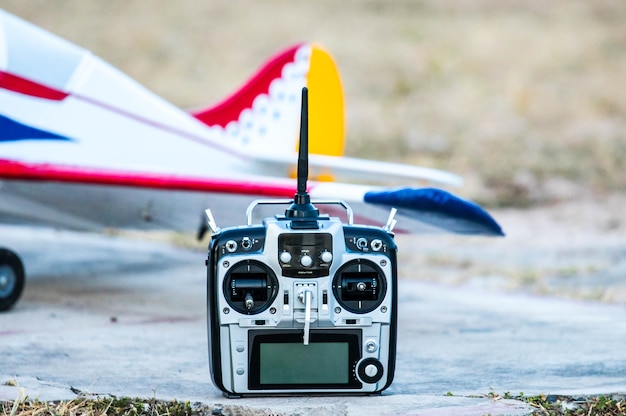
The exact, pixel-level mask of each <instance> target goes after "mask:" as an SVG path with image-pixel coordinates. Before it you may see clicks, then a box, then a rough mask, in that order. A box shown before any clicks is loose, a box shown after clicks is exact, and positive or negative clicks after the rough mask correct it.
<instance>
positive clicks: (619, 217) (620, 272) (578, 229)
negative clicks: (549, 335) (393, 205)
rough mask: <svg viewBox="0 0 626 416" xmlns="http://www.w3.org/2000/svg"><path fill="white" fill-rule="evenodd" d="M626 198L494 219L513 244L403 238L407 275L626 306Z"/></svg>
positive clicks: (503, 212)
mask: <svg viewBox="0 0 626 416" xmlns="http://www.w3.org/2000/svg"><path fill="white" fill-rule="evenodd" d="M624 207H626V194H623V193H621V194H617V193H616V194H611V195H605V196H598V197H594V196H593V195H592V194H587V196H585V197H581V198H580V199H579V200H576V201H569V202H563V203H558V204H553V205H542V206H538V207H535V208H528V209H513V208H510V209H499V210H498V209H496V210H491V211H490V212H491V213H492V214H493V216H494V217H495V218H496V220H498V221H499V222H500V224H501V225H502V227H503V229H504V231H505V233H506V237H504V238H483V237H463V236H450V235H443V236H402V235H400V236H397V237H396V239H397V241H398V246H399V264H400V271H399V274H400V276H401V277H402V276H416V278H418V279H423V280H427V281H435V282H442V283H446V284H451V285H469V286H477V287H485V288H490V289H494V290H505V291H522V292H527V293H532V294H537V295H545V296H559V297H566V298H575V299H584V300H589V301H603V302H612V303H618V304H623V305H626V214H625V213H624Z"/></svg>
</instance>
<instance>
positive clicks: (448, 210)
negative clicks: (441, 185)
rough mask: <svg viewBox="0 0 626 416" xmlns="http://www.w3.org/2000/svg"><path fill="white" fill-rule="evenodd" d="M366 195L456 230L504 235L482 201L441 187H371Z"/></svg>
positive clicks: (412, 214) (370, 198)
mask: <svg viewBox="0 0 626 416" xmlns="http://www.w3.org/2000/svg"><path fill="white" fill-rule="evenodd" d="M363 199H364V201H365V202H367V203H370V204H375V205H384V206H387V207H395V208H397V209H398V212H399V213H400V214H401V215H405V216H408V217H411V218H413V219H416V220H418V221H421V222H424V223H426V224H430V225H434V226H436V227H438V228H442V229H445V230H447V231H451V232H454V233H458V234H482V235H493V236H503V235H504V233H503V232H502V228H500V225H498V223H497V222H496V221H495V220H494V219H493V218H492V217H491V215H489V213H487V211H485V210H484V209H482V208H481V207H480V206H479V205H477V204H475V203H473V202H470V201H466V200H464V199H461V198H459V197H457V196H454V195H452V194H451V193H449V192H446V191H443V190H441V189H435V188H420V189H414V188H404V189H394V190H389V191H370V192H368V193H366V194H365V197H364V198H363Z"/></svg>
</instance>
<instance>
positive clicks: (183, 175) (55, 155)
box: [0, 10, 502, 310]
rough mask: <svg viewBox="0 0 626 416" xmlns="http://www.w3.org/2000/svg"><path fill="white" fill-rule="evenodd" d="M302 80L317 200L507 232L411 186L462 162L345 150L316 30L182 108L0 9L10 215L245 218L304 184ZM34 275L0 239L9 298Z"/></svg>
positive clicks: (106, 222) (365, 215) (33, 218)
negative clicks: (427, 162) (214, 97)
mask: <svg viewBox="0 0 626 416" xmlns="http://www.w3.org/2000/svg"><path fill="white" fill-rule="evenodd" d="M303 87H307V88H308V89H309V91H310V93H309V120H310V121H309V137H310V139H309V151H310V153H311V154H310V159H309V169H310V175H311V179H312V180H311V181H310V182H309V194H310V195H311V198H312V199H313V201H315V200H337V199H339V200H342V201H345V202H346V203H348V204H350V205H351V206H352V207H353V208H354V211H355V212H356V213H357V215H356V218H355V221H356V222H358V223H361V224H376V225H382V224H384V223H385V220H386V219H387V217H388V212H389V209H390V208H396V209H397V210H398V223H399V226H398V229H397V230H396V232H420V231H423V230H424V227H435V228H441V229H444V230H447V231H451V232H457V233H465V234H486V235H502V230H501V229H500V227H499V225H498V224H497V223H496V222H495V221H494V220H493V218H492V217H491V216H490V215H489V214H488V213H486V212H485V211H484V210H483V209H482V208H480V207H479V206H478V205H476V204H473V203H471V202H468V201H465V200H463V199H460V198H457V197H455V196H453V195H452V194H450V193H448V192H446V191H443V190H440V189H435V188H419V187H413V186H415V184H423V183H437V184H440V185H444V186H456V185H459V184H460V183H461V182H462V181H461V178H459V177H458V176H456V175H453V174H451V173H448V172H443V171H439V170H435V169H428V168H422V167H417V166H407V165H400V164H395V163H386V162H379V161H373V160H363V159H356V158H350V157H344V156H343V154H344V137H345V133H344V100H343V92H342V87H341V82H340V78H339V73H338V70H337V67H336V65H335V63H334V61H333V59H332V57H331V56H330V55H329V54H328V53H327V52H326V51H325V50H324V49H323V48H322V47H321V46H319V45H317V44H312V43H300V44H297V45H294V46H292V47H290V48H288V49H286V50H284V51H282V52H280V53H278V54H277V55H275V56H273V57H272V58H271V59H269V60H268V61H267V62H266V63H265V65H263V66H262V67H261V69H260V70H259V71H258V72H257V73H256V74H255V75H254V76H252V77H251V78H250V79H249V80H248V81H247V82H246V83H245V84H244V85H243V86H242V87H241V88H240V89H239V90H238V91H236V92H235V93H234V94H232V95H231V96H229V97H228V98H226V99H224V100H223V101H222V102H220V103H218V104H216V105H213V106H211V107H208V108H204V109H199V110H193V111H184V110H181V109H179V108H177V107H175V106H173V105H172V104H170V103H168V102H167V101H165V100H163V99H162V98H160V97H158V96H156V95H155V94H153V93H151V92H150V91H148V90H147V89H146V88H144V87H142V86H141V85H140V84H138V83H137V82H135V81H134V80H132V79H130V78H129V77H128V76H126V75H125V74H123V73H122V72H120V71H118V70H117V69H115V68H114V67H112V66H111V65H109V64H107V63H106V62H105V61H103V60H102V59H100V58H98V57H97V56H94V55H93V54H92V53H90V52H89V51H87V50H85V49H83V48H80V47H78V46H76V45H74V44H72V43H70V42H68V41H66V40H64V39H61V38H59V37H57V36H55V35H53V34H51V33H49V32H47V31H45V30H43V29H41V28H39V27H37V26H35V25H33V24H31V23H29V22H26V21H24V20H22V19H20V18H18V17H16V16H14V15H12V14H10V13H8V12H6V11H3V10H0V221H2V222H5V223H17V224H35V225H47V226H53V227H64V228H72V229H85V230H97V229H102V228H104V227H119V228H168V229H178V230H181V229H186V230H192V229H199V230H200V232H201V233H202V232H204V231H205V230H206V226H205V224H206V221H205V220H204V219H203V218H204V217H203V213H204V211H205V209H206V208H208V207H210V208H211V209H212V212H213V213H214V214H215V217H216V218H217V219H218V221H219V222H220V225H223V226H229V225H237V224H242V223H243V220H244V213H245V208H246V207H247V206H248V205H249V204H250V202H251V201H253V200H254V199H257V198H259V197H271V198H292V197H293V195H294V193H295V189H296V183H295V179H294V178H293V171H294V166H295V163H296V161H297V156H296V152H297V139H298V127H299V121H300V114H299V110H300V92H301V90H302V88H303ZM342 181H343V182H342ZM349 181H358V184H354V183H349ZM407 183H408V184H412V185H410V186H408V187H407V185H406V184H407ZM320 208H322V207H320ZM325 209H327V210H329V211H328V213H331V214H336V213H333V212H332V209H333V208H332V206H327V207H326V208H325ZM1 243H2V241H1V237H0V244H1ZM24 280H25V277H24V267H23V265H22V262H21V260H20V258H19V257H18V255H17V254H16V253H14V252H13V251H11V250H9V249H2V248H0V310H7V309H9V308H10V307H11V306H13V305H14V303H15V302H16V301H17V300H18V298H19V296H20V294H21V292H22V288H23V286H24Z"/></svg>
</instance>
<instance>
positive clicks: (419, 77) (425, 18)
mask: <svg viewBox="0 0 626 416" xmlns="http://www.w3.org/2000/svg"><path fill="white" fill-rule="evenodd" d="M3 7H4V8H6V9H7V10H9V11H11V12H14V13H16V14H18V15H21V16H23V17H25V18H27V19H29V20H31V21H33V22H35V23H37V24H39V25H42V26H43V27H45V28H47V29H50V30H52V31H54V32H55V33H58V34H60V35H61V36H64V37H66V38H69V39H71V40H73V41H75V42H77V43H79V44H81V45H83V46H85V47H87V48H89V49H91V50H93V51H94V52H95V53H96V54H98V55H100V56H102V57H104V58H105V59H106V60H108V61H110V62H111V63H113V64H114V65H115V66H118V67H119V68H121V69H122V70H123V71H125V72H127V73H129V74H130V75H131V76H133V77H134V78H136V79H138V80H140V81H141V82H142V83H143V84H145V85H146V86H147V87H148V88H150V89H152V90H154V91H155V92H157V93H159V94H161V95H162V96H164V97H165V98H167V99H169V100H171V101H173V102H174V103H176V104H178V105H180V106H182V107H193V106H198V105H203V104H206V103H210V102H215V101H217V100H219V99H220V98H221V97H223V96H225V95H226V94H228V93H229V92H230V91H232V90H234V89H235V88H236V87H237V86H238V85H239V84H240V83H242V82H243V81H244V80H245V79H246V78H247V77H248V76H249V75H250V74H251V72H252V71H253V69H254V68H256V67H257V66H258V65H259V64H260V63H261V62H262V61H263V60H264V59H266V58H267V56H269V55H270V54H272V53H274V52H275V51H277V50H278V49H280V48H282V47H283V46H285V45H287V44H291V43H293V42H296V41H300V40H317V41H320V42H321V43H322V44H324V45H325V46H326V47H327V48H328V49H329V50H330V51H331V52H332V53H333V54H334V55H335V57H336V59H337V61H338V64H339V66H340V69H341V71H342V74H343V79H344V85H345V90H346V95H347V106H348V108H347V114H348V120H347V121H348V153H349V154H350V155H356V156H361V157H371V158H383V159H387V160H394V161H401V162H407V163H415V164H421V165H426V166H434V167H439V168H444V169H448V170H451V171H454V172H458V173H460V174H462V175H464V176H465V177H466V178H467V179H468V184H467V186H466V187H465V188H463V189H462V190H460V193H462V194H464V195H465V196H468V197H470V198H474V199H477V200H479V201H481V202H483V203H487V204H489V205H492V206H493V205H516V206H520V205H528V204H536V203H543V202H551V201H556V200H561V199H572V198H576V197H577V196H578V195H579V194H580V193H582V192H588V191H594V192H612V191H621V190H623V189H624V188H626V175H624V174H623V172H624V170H625V168H626V137H625V135H626V133H625V132H626V54H624V53H623V52H624V50H625V48H626V25H624V24H623V22H624V21H626V3H624V2H620V1H615V0H599V1H593V2H589V1H586V0H574V1H567V2H565V1H548V2H544V1H538V0H535V1H527V2H519V1H512V0H510V1H494V0H478V1H460V2H443V3H441V2H438V1H435V0H430V1H412V0H411V1H409V0H404V1H402V0H396V1H393V2H388V1H384V0H368V1H356V0H352V1H342V2H336V1H331V0H323V1H316V2H303V1H290V0H272V1H267V2H252V1H243V0H235V1H230V2H222V1H215V0H214V1H202V2H200V1H192V0H187V1H179V2H169V1H165V0H159V1H150V2H148V1H141V0H132V1H121V0H113V1H107V2H85V1H81V0H64V1H57V2H50V1H45V0H38V1H36V0H31V1H28V2H23V1H21V0H5V1H3Z"/></svg>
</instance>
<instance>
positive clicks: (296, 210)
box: [285, 87, 320, 228]
mask: <svg viewBox="0 0 626 416" xmlns="http://www.w3.org/2000/svg"><path fill="white" fill-rule="evenodd" d="M308 177H309V90H308V88H307V87H304V88H302V107H301V110H300V146H299V149H298V190H297V192H296V194H295V196H294V198H293V204H291V206H290V207H289V209H287V211H285V216H286V217H287V218H290V219H299V218H302V219H305V220H309V221H310V220H311V219H312V218H317V217H319V213H320V212H319V210H318V209H317V208H315V206H313V204H311V197H310V196H309V194H308V192H307V190H306V182H307V180H308ZM307 223H308V221H307ZM313 223H314V225H315V228H317V221H314V222H313ZM300 225H301V226H304V227H301V228H308V226H307V225H305V224H300ZM309 225H311V224H309Z"/></svg>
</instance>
